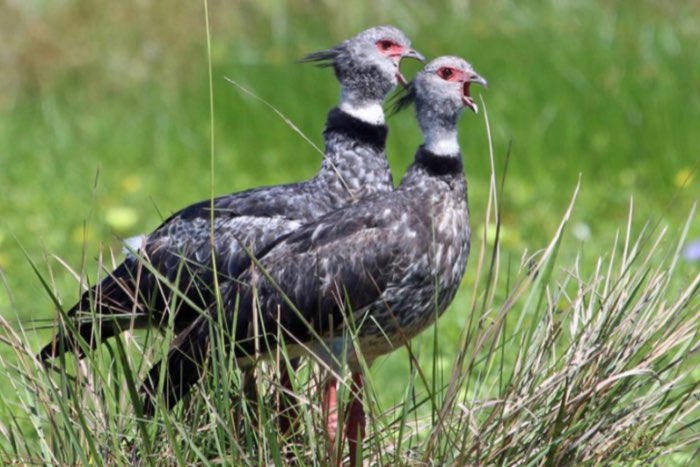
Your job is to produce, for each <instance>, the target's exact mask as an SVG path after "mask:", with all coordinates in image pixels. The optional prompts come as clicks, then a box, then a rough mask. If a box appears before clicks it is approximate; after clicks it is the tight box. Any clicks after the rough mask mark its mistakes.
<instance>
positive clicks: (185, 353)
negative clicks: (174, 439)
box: [142, 202, 430, 407]
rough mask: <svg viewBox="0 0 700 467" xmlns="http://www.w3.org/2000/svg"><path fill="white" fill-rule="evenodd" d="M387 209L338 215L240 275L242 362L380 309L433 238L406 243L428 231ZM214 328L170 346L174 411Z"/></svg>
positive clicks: (237, 314) (203, 325)
mask: <svg viewBox="0 0 700 467" xmlns="http://www.w3.org/2000/svg"><path fill="white" fill-rule="evenodd" d="M387 206H388V204H387V203H381V202H377V203H373V204H369V205H367V204H364V203H363V204H362V205H355V206H350V207H347V208H344V209H341V210H338V211H336V212H334V213H331V214H329V215H328V216H325V217H323V218H322V219H321V220H320V221H318V222H314V223H310V224H308V225H306V226H304V227H302V228H301V229H299V230H297V231H295V232H293V233H292V234H290V235H289V236H288V237H286V238H285V239H283V240H281V241H280V242H279V243H278V244H277V245H275V247H274V248H272V249H271V250H270V251H269V252H268V253H267V254H266V255H265V256H264V257H262V258H261V259H260V260H259V262H258V265H257V266H253V267H251V268H250V269H248V270H246V271H245V272H244V273H243V274H241V276H240V277H239V278H238V280H237V283H238V284H240V285H239V286H238V287H231V289H230V294H229V295H228V296H226V297H224V310H225V312H226V326H227V328H228V329H231V327H230V326H231V325H232V324H233V323H234V322H235V336H233V341H234V342H235V346H234V351H235V352H236V354H237V356H238V357H239V358H240V357H245V356H248V355H252V354H253V351H254V349H255V348H256V346H257V348H259V349H262V350H263V351H264V349H266V348H270V347H274V345H275V344H276V339H277V336H278V332H279V333H280V334H281V335H283V336H285V337H286V338H287V343H288V344H293V343H295V342H299V341H301V342H306V343H308V342H309V341H311V340H312V339H313V336H314V335H316V334H318V335H321V336H327V335H328V334H329V333H330V332H332V331H334V330H337V328H339V327H340V326H342V325H343V323H344V319H345V317H346V316H348V314H349V312H350V310H361V309H362V308H364V307H366V306H368V305H370V304H376V303H377V302H381V300H382V296H383V293H384V291H385V290H386V289H387V287H390V286H391V285H392V284H393V283H395V282H396V281H399V280H400V279H401V278H402V277H403V274H404V271H405V270H407V269H408V268H410V267H411V265H412V264H413V263H414V258H413V257H412V252H414V251H417V250H418V249H417V248H416V246H415V245H413V244H412V242H420V241H427V240H428V239H429V238H430V237H429V232H428V231H427V230H426V229H424V231H423V232H420V233H419V234H417V235H415V236H414V237H412V238H411V239H409V238H404V237H403V236H402V235H401V230H402V229H403V228H404V227H405V226H409V225H412V224H413V226H414V227H415V228H420V226H421V225H422V224H421V223H419V222H416V219H413V218H412V217H411V215H410V212H407V210H405V209H402V208H401V206H393V207H392V208H391V211H386V209H388V207H387ZM375 210H378V211H375ZM375 212H377V214H375ZM385 213H387V215H385ZM403 214H405V215H403ZM263 269H264V270H265V271H266V274H263V273H262V272H261V270H263ZM254 300H256V301H257V303H258V304H259V307H260V316H259V320H258V324H257V328H258V329H260V330H262V329H264V330H265V332H264V333H262V332H260V333H259V334H258V335H253V334H252V331H253V328H254V326H253V313H254V307H253V302H254ZM292 304H293V305H292ZM331 324H332V326H331ZM210 325H211V322H210V320H209V319H208V318H207V317H200V318H199V319H198V320H197V321H196V322H195V323H194V324H193V325H192V327H191V328H189V329H188V330H187V331H186V332H185V333H183V334H182V335H181V336H180V337H179V338H178V341H177V342H175V343H174V344H173V346H172V347H171V350H170V352H169V354H168V361H167V363H166V365H167V368H166V392H167V396H166V397H165V400H166V402H167V404H168V407H172V405H174V404H175V403H177V401H178V400H179V399H180V398H181V397H182V396H184V395H185V394H187V393H188V392H189V391H190V389H191V387H192V385H194V384H195V383H196V381H197V380H198V379H199V375H200V374H201V371H202V369H203V368H204V363H205V360H204V358H205V355H206V353H207V349H208V346H209V343H210V335H209V327H210ZM331 327H332V328H333V329H331ZM226 344H227V345H230V342H227V343H226ZM162 365H163V362H160V363H158V364H157V365H156V366H154V367H153V368H152V369H151V370H150V372H149V376H148V378H147V379H146V382H145V383H144V387H143V388H142V391H143V392H145V393H146V394H151V395H152V394H153V393H154V388H155V387H156V386H155V382H156V381H158V375H160V372H161V371H163V369H162ZM147 404H152V402H150V401H149V402H148V403H147Z"/></svg>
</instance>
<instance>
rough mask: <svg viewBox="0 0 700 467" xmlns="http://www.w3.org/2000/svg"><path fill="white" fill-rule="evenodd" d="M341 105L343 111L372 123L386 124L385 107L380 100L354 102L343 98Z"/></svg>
mask: <svg viewBox="0 0 700 467" xmlns="http://www.w3.org/2000/svg"><path fill="white" fill-rule="evenodd" d="M339 107H340V110H342V111H343V112H345V113H347V114H349V115H352V116H353V117H355V118H356V119H358V120H361V121H363V122H365V123H369V124H370V125H383V124H384V108H383V107H382V104H381V103H380V102H353V101H352V100H350V99H347V100H346V99H342V98H341V101H340V106H339Z"/></svg>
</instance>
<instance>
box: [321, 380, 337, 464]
mask: <svg viewBox="0 0 700 467" xmlns="http://www.w3.org/2000/svg"><path fill="white" fill-rule="evenodd" d="M323 395H324V397H323V417H324V419H325V422H326V434H327V435H328V452H329V453H330V458H331V462H332V460H333V458H334V457H335V456H334V455H333V450H334V448H335V439H336V436H337V433H338V380H337V379H336V378H335V376H331V377H330V378H329V379H328V382H327V383H326V387H325V389H324V394H323Z"/></svg>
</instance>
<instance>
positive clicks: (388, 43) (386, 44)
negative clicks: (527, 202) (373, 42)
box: [378, 40, 394, 50]
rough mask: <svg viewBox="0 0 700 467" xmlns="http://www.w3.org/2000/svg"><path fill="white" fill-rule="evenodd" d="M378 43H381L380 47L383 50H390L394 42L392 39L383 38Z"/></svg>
mask: <svg viewBox="0 0 700 467" xmlns="http://www.w3.org/2000/svg"><path fill="white" fill-rule="evenodd" d="M378 45H379V47H381V48H382V50H389V49H390V48H391V46H393V45H394V43H393V42H391V41H387V40H383V41H379V44H378Z"/></svg>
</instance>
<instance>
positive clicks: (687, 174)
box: [674, 167, 695, 188]
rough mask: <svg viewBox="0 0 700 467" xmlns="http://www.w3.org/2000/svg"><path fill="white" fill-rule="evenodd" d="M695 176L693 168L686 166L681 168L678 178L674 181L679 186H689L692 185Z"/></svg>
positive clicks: (677, 174)
mask: <svg viewBox="0 0 700 467" xmlns="http://www.w3.org/2000/svg"><path fill="white" fill-rule="evenodd" d="M694 178H695V172H694V171H693V170H692V169H689V168H687V167H686V168H684V169H681V170H679V171H678V172H677V173H676V178H675V179H674V181H675V182H676V186H677V187H678V188H687V187H688V186H690V183H691V182H692V181H693V179H694Z"/></svg>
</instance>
